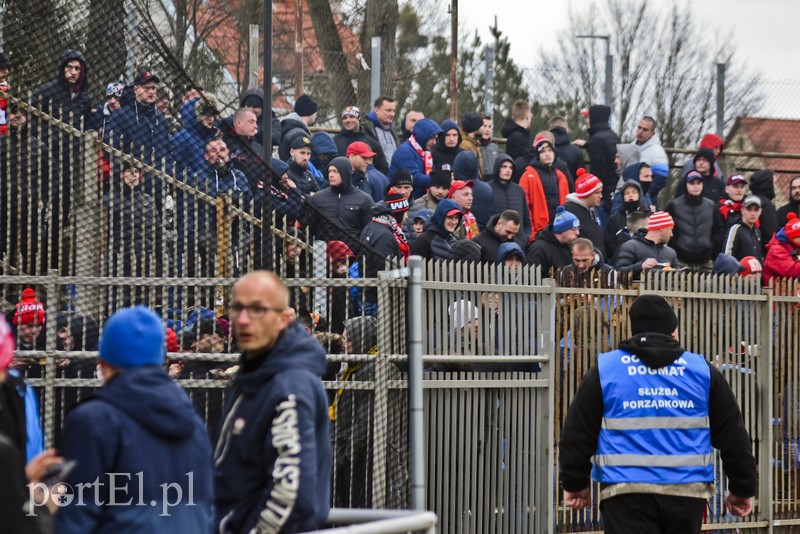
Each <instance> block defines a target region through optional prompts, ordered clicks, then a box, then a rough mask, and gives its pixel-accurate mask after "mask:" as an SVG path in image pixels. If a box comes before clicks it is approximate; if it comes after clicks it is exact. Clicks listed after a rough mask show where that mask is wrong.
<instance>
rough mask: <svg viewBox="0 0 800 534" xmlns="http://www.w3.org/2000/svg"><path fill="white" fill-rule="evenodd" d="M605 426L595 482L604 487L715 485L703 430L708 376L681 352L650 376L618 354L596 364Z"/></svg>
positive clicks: (701, 362) (695, 357)
mask: <svg viewBox="0 0 800 534" xmlns="http://www.w3.org/2000/svg"><path fill="white" fill-rule="evenodd" d="M598 370H599V372H600V385H601V387H602V389H603V424H602V427H601V429H600V436H599V439H598V441H597V452H596V453H595V455H594V456H593V457H592V463H593V464H594V467H593V468H592V478H594V480H596V481H599V482H604V483H609V484H617V483H621V482H640V483H650V484H688V483H690V482H713V481H714V465H713V461H714V455H713V449H712V447H711V430H710V428H709V422H708V393H709V386H710V383H711V372H710V370H709V368H708V364H707V363H706V361H705V359H704V358H703V357H702V356H701V355H699V354H694V353H691V352H684V353H683V354H682V355H681V356H680V357H679V358H678V359H677V360H675V361H674V362H673V363H671V364H670V365H668V366H666V367H663V368H661V369H650V368H649V367H647V366H646V365H645V364H643V363H642V362H641V361H640V360H639V358H638V357H636V356H634V355H632V354H630V353H628V352H626V351H622V350H615V351H612V352H608V353H605V354H601V355H600V357H599V359H598Z"/></svg>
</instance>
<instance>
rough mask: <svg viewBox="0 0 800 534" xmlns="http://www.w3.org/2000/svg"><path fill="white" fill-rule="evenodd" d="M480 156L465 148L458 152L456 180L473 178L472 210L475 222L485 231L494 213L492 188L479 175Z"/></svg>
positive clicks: (454, 167)
mask: <svg viewBox="0 0 800 534" xmlns="http://www.w3.org/2000/svg"><path fill="white" fill-rule="evenodd" d="M479 168H480V167H479V163H478V157H477V156H476V155H475V154H474V153H472V152H470V151H468V150H464V151H461V152H459V153H458V155H457V156H456V159H455V162H454V163H453V179H454V180H465V181H466V180H472V181H473V182H474V185H473V186H472V207H471V208H470V211H471V212H472V214H473V215H475V222H477V223H478V231H480V232H483V230H484V229H485V228H486V225H487V224H488V223H489V217H491V215H492V203H493V199H492V188H491V186H490V185H489V184H487V183H486V182H484V181H483V180H481V178H480V176H479V175H478V170H479Z"/></svg>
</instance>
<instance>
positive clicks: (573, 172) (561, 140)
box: [550, 128, 586, 180]
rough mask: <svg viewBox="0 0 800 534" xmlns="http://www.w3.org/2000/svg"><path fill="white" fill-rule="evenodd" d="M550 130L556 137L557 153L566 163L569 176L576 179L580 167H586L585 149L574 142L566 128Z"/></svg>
mask: <svg viewBox="0 0 800 534" xmlns="http://www.w3.org/2000/svg"><path fill="white" fill-rule="evenodd" d="M550 132H552V134H553V136H554V137H555V138H556V154H558V157H559V158H560V159H561V160H562V161H563V162H564V163H565V164H566V166H567V170H569V176H570V177H571V178H572V179H573V180H575V177H576V176H577V175H578V169H582V168H584V167H586V163H585V162H584V157H583V150H581V148H580V147H578V146H577V145H573V144H572V142H571V141H570V140H569V134H568V133H567V131H566V130H565V129H564V128H553V129H552V130H550Z"/></svg>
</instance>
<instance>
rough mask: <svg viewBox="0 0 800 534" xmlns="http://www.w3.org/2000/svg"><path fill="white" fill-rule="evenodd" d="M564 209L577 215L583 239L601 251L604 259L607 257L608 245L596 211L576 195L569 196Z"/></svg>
mask: <svg viewBox="0 0 800 534" xmlns="http://www.w3.org/2000/svg"><path fill="white" fill-rule="evenodd" d="M564 208H565V209H566V210H567V211H568V212H570V213H572V214H573V215H575V216H576V217H577V218H578V221H580V223H581V237H585V238H586V239H588V240H589V241H591V242H592V244H593V245H594V248H595V249H597V250H599V251H600V254H602V255H603V257H605V256H606V245H605V241H604V240H603V230H602V228H601V227H600V221H599V220H598V219H597V214H596V213H595V212H594V210H590V209H589V208H587V207H586V206H585V205H584V204H583V202H581V200H580V199H579V198H578V197H577V196H576V194H575V193H570V194H569V195H567V201H566V202H564Z"/></svg>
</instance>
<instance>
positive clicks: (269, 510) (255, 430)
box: [181, 271, 331, 534]
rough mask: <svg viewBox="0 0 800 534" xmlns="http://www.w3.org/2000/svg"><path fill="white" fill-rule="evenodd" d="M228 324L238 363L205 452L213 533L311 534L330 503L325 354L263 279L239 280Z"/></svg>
mask: <svg viewBox="0 0 800 534" xmlns="http://www.w3.org/2000/svg"><path fill="white" fill-rule="evenodd" d="M230 317H231V321H232V322H233V329H234V333H235V336H236V342H237V345H238V346H239V348H240V349H241V351H242V356H241V360H240V363H239V366H240V368H239V371H238V373H237V374H236V375H235V376H234V377H233V379H232V381H231V384H230V386H229V387H228V390H227V391H226V392H225V408H224V410H223V413H224V414H225V416H224V418H223V422H222V427H221V428H220V432H219V440H218V441H217V445H216V448H215V450H214V502H215V518H214V525H215V530H214V532H219V533H220V534H248V533H261V532H264V533H266V532H274V533H278V532H281V533H290V532H306V531H310V530H315V529H316V528H317V527H319V526H320V524H321V523H322V521H323V520H324V519H325V518H326V517H327V515H328V512H329V510H330V500H331V490H330V476H331V445H330V434H329V430H328V397H327V395H326V394H325V389H324V388H323V387H322V381H321V377H322V375H323V374H324V373H325V369H326V362H325V349H324V348H323V347H322V345H321V344H320V343H319V342H318V341H317V340H316V339H314V338H313V337H311V335H310V334H308V333H307V332H306V330H305V328H303V326H302V325H301V324H300V323H298V322H295V321H293V320H292V311H291V310H290V309H289V291H288V290H287V288H286V286H285V285H284V284H283V282H282V281H281V279H280V278H278V276H276V275H275V274H274V273H272V272H269V271H253V272H250V273H248V274H246V275H245V276H243V277H242V278H241V279H239V281H238V282H237V283H236V284H235V285H234V286H233V295H232V299H231V305H230ZM181 532H184V531H181ZM185 532H188V531H185Z"/></svg>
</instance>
